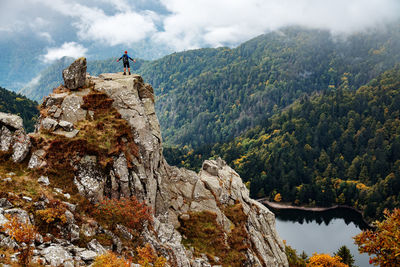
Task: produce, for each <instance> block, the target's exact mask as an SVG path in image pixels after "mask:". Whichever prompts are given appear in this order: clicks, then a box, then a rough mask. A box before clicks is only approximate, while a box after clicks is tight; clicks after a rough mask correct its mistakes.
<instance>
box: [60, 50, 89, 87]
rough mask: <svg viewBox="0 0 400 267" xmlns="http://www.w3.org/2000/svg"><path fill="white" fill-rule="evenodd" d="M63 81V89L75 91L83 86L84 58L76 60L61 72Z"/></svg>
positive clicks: (84, 74) (84, 77)
mask: <svg viewBox="0 0 400 267" xmlns="http://www.w3.org/2000/svg"><path fill="white" fill-rule="evenodd" d="M63 79H64V84H65V87H67V88H68V89H71V90H75V89H78V88H79V87H82V86H84V85H85V80H86V58H84V57H81V58H78V59H77V60H75V61H74V62H73V63H72V64H71V65H70V66H69V67H68V68H66V69H65V70H63Z"/></svg>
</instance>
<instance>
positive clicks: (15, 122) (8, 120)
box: [0, 112, 23, 130]
mask: <svg viewBox="0 0 400 267" xmlns="http://www.w3.org/2000/svg"><path fill="white" fill-rule="evenodd" d="M22 122H23V121H22V118H21V117H20V116H18V115H14V114H9V113H4V112H0V123H1V124H4V125H6V126H9V127H11V128H13V130H20V129H23V123H22Z"/></svg>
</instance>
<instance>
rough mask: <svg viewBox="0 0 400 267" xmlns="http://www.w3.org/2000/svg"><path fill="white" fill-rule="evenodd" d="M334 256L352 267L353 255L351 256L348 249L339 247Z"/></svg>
mask: <svg viewBox="0 0 400 267" xmlns="http://www.w3.org/2000/svg"><path fill="white" fill-rule="evenodd" d="M335 256H339V257H340V258H342V260H341V262H343V263H345V264H347V265H349V267H354V265H353V264H354V258H353V255H351V252H350V249H348V248H347V247H346V246H341V247H340V248H339V249H338V251H337V252H336V253H335Z"/></svg>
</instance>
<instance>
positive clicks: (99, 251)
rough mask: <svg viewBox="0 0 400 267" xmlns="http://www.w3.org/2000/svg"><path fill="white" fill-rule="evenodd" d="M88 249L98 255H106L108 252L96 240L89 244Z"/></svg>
mask: <svg viewBox="0 0 400 267" xmlns="http://www.w3.org/2000/svg"><path fill="white" fill-rule="evenodd" d="M87 247H88V249H90V250H91V251H94V252H95V253H96V254H99V255H100V254H104V253H106V252H107V251H106V250H105V249H104V247H103V246H102V245H101V244H100V243H99V241H97V240H96V239H93V240H92V241H90V242H89V243H88V244H87Z"/></svg>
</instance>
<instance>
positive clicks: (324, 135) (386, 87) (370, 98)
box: [167, 66, 400, 218]
mask: <svg viewBox="0 0 400 267" xmlns="http://www.w3.org/2000/svg"><path fill="white" fill-rule="evenodd" d="M211 150H212V153H211V155H220V156H222V157H223V158H224V159H225V160H226V161H227V162H228V163H229V164H230V165H231V166H232V167H233V168H235V170H237V171H238V172H239V173H240V175H241V176H242V177H243V178H244V179H245V180H247V181H250V182H251V193H252V195H253V197H264V196H267V197H269V198H270V199H271V200H272V199H273V198H274V196H275V195H276V194H277V193H280V194H281V196H282V201H290V202H293V203H295V204H310V205H322V206H325V205H332V204H346V205H351V206H353V207H356V208H359V209H361V210H363V211H364V215H365V217H366V218H376V217H377V216H381V214H382V211H383V209H384V208H390V209H392V208H394V207H399V206H400V193H399V192H400V66H397V67H396V68H394V69H392V70H389V71H387V72H385V73H384V74H382V75H380V76H379V77H378V78H376V79H373V80H372V81H371V82H370V83H369V84H368V85H366V86H362V87H360V88H359V89H358V90H356V91H353V90H351V88H349V86H348V82H347V77H346V76H345V77H344V78H343V83H342V85H341V86H340V87H339V88H337V89H328V90H324V91H322V92H321V93H319V94H317V95H315V96H313V97H303V98H302V99H301V100H299V101H297V102H296V103H294V104H293V105H292V106H290V108H288V109H287V110H285V111H283V112H282V113H281V114H277V115H275V116H273V117H272V118H271V119H269V120H267V121H266V122H264V123H263V124H262V125H261V126H258V127H256V128H254V129H252V130H250V131H248V132H246V133H245V134H244V135H242V136H240V137H237V138H235V139H234V140H233V141H232V142H229V143H225V144H217V145H214V146H213V147H212V148H208V149H205V150H204V151H202V153H203V155H202V157H203V158H204V157H208V156H210V154H208V153H207V152H206V151H211ZM169 152H170V151H169ZM186 152H188V153H187V154H186V155H184V156H183V155H182V154H179V153H177V151H175V154H172V153H167V154H169V155H170V156H169V157H167V160H168V161H169V162H172V163H173V162H174V161H177V159H178V158H179V161H181V160H182V159H183V160H184V161H183V162H181V163H180V164H183V165H185V164H186V165H192V167H193V165H195V164H196V162H198V161H199V160H200V155H199V153H198V152H193V151H188V150H187V151H186ZM180 153H182V151H180ZM171 155H172V157H171ZM174 157H175V158H174ZM176 163H178V164H179V162H176Z"/></svg>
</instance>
